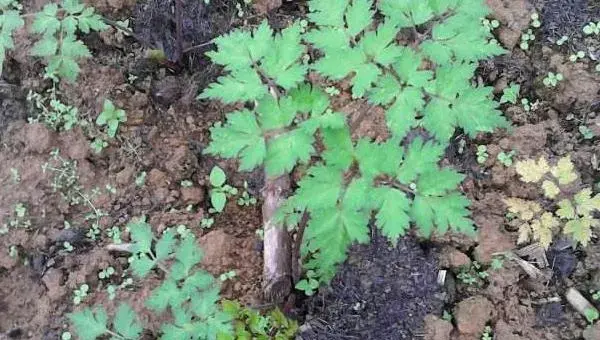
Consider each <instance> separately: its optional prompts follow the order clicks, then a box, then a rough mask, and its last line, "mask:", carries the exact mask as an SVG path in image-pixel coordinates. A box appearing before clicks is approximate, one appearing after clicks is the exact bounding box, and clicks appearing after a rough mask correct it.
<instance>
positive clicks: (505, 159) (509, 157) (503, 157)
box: [496, 150, 516, 167]
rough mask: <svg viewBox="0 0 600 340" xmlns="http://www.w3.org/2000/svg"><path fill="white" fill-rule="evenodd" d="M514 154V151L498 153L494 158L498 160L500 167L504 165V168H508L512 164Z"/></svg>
mask: <svg viewBox="0 0 600 340" xmlns="http://www.w3.org/2000/svg"><path fill="white" fill-rule="evenodd" d="M515 154H516V151H515V150H512V151H510V152H504V151H502V152H500V153H499V154H498V156H497V157H496V158H497V159H498V161H499V162H500V163H502V165H504V166H505V167H509V166H511V165H512V164H513V157H514V155H515Z"/></svg>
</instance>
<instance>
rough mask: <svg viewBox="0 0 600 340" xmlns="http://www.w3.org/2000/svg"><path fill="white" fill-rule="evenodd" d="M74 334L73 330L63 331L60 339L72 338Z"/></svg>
mask: <svg viewBox="0 0 600 340" xmlns="http://www.w3.org/2000/svg"><path fill="white" fill-rule="evenodd" d="M71 339H72V336H71V332H63V333H62V334H61V335H60V340H71Z"/></svg>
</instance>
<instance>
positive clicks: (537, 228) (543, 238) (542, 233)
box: [531, 212, 560, 249]
mask: <svg viewBox="0 0 600 340" xmlns="http://www.w3.org/2000/svg"><path fill="white" fill-rule="evenodd" d="M535 222H537V223H532V224H531V229H532V230H533V234H534V237H535V239H536V240H539V241H540V244H541V245H542V247H544V249H548V247H549V246H550V243H551V242H552V232H553V230H554V229H555V228H556V227H558V226H559V224H560V223H559V221H558V219H557V218H556V217H555V216H554V215H553V214H552V213H549V212H545V213H544V214H542V217H540V219H539V221H535Z"/></svg>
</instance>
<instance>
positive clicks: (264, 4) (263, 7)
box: [252, 0, 281, 14]
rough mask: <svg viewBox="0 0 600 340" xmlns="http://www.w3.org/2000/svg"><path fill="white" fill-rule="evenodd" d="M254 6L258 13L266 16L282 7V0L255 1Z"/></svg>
mask: <svg viewBox="0 0 600 340" xmlns="http://www.w3.org/2000/svg"><path fill="white" fill-rule="evenodd" d="M252 6H253V7H254V10H256V11H257V12H258V13H260V14H266V13H267V12H270V11H272V10H274V9H277V8H279V7H281V0H254V1H253V2H252Z"/></svg>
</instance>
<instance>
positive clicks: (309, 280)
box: [296, 270, 319, 296]
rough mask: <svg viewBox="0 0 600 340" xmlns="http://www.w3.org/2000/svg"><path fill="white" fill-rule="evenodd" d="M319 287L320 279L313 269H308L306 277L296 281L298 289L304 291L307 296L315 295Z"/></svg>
mask: <svg viewBox="0 0 600 340" xmlns="http://www.w3.org/2000/svg"><path fill="white" fill-rule="evenodd" d="M317 288H319V281H318V280H317V277H316V273H315V272H314V271H312V270H308V271H306V277H305V278H303V279H302V280H300V281H298V283H296V289H298V290H300V291H302V292H304V294H305V295H306V296H311V295H313V294H314V293H315V291H316V290H317Z"/></svg>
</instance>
